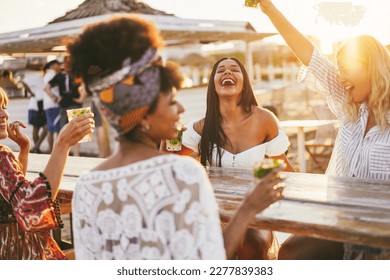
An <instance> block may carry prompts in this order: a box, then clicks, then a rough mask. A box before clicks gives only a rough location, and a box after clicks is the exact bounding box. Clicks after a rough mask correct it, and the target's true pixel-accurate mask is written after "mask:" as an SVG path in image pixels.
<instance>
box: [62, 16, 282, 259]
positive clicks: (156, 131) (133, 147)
mask: <svg viewBox="0 0 390 280" xmlns="http://www.w3.org/2000/svg"><path fill="white" fill-rule="evenodd" d="M118 36H119V37H118ZM160 46H161V39H160V37H159V35H158V33H157V31H156V29H155V27H154V26H153V25H152V24H151V23H149V22H147V21H145V20H142V19H140V18H136V17H132V18H119V19H115V20H112V21H109V22H104V23H100V24H98V25H95V26H92V27H90V28H88V29H87V30H86V31H84V33H83V34H81V35H80V36H79V37H78V38H77V39H76V41H75V42H74V43H72V44H71V45H69V46H68V50H69V53H70V64H71V67H70V69H71V70H72V71H73V73H74V74H76V75H80V76H81V77H82V78H83V80H84V83H85V86H86V89H87V90H88V91H90V92H91V93H92V94H93V95H94V96H95V98H96V102H97V104H98V106H99V108H100V110H101V111H102V113H103V114H104V115H105V116H106V117H107V120H108V121H109V122H110V124H111V125H112V126H113V127H114V128H115V129H116V130H117V132H118V137H117V139H118V141H119V147H118V150H117V152H116V153H115V154H114V155H113V156H111V157H110V158H108V159H107V160H106V161H105V162H104V163H102V164H101V165H100V166H98V167H96V168H95V169H94V170H92V171H91V172H89V173H88V174H86V175H84V176H82V177H81V178H80V179H79V181H78V183H77V185H76V189H75V192H74V195H73V229H74V242H75V253H76V258H77V259H225V258H226V257H227V258H231V257H232V256H233V253H234V251H235V249H236V248H237V246H238V245H239V243H240V240H241V239H242V236H243V235H244V234H245V231H246V228H247V226H248V224H249V223H250V221H251V219H252V218H253V216H254V215H255V213H257V212H259V211H262V210H263V209H265V208H266V207H268V206H269V205H270V204H271V203H273V202H274V201H276V200H278V199H280V197H281V192H282V190H283V187H282V186H278V185H275V184H277V183H279V182H281V179H279V178H276V176H275V174H276V172H278V171H280V170H281V168H279V169H277V170H276V171H274V172H273V173H272V174H273V175H270V176H267V177H265V179H264V180H263V181H262V183H259V185H258V186H257V187H256V188H255V189H254V190H253V192H252V193H251V194H250V195H248V196H247V197H246V198H245V199H244V200H243V203H242V205H241V207H240V208H239V209H238V211H237V213H236V215H235V217H234V218H233V219H232V221H231V223H230V225H229V227H228V229H227V230H226V232H225V233H224V237H223V236H222V232H221V227H220V220H219V214H218V207H217V203H216V200H215V197H214V193H213V190H212V187H211V185H210V181H209V180H208V177H207V174H206V172H205V170H204V168H203V167H202V166H201V165H200V164H199V163H198V162H197V161H195V160H194V159H192V158H191V157H183V156H178V155H172V154H165V153H163V152H160V151H159V150H158V148H157V147H158V144H159V143H160V141H161V140H162V139H172V138H175V137H176V136H177V134H178V125H179V121H180V115H181V114H182V113H183V112H184V108H183V107H182V105H181V104H180V103H178V102H177V101H176V99H175V91H176V89H178V88H180V84H181V80H182V77H181V75H179V74H178V72H177V67H175V66H173V64H171V63H167V64H164V63H162V61H161V58H160V56H159V53H158V48H159V47H160Z"/></svg>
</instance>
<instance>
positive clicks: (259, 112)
mask: <svg viewBox="0 0 390 280" xmlns="http://www.w3.org/2000/svg"><path fill="white" fill-rule="evenodd" d="M253 115H254V117H255V118H256V120H258V121H261V122H266V123H274V124H275V125H277V123H278V122H279V120H278V118H277V117H276V116H275V114H274V113H272V112H271V111H270V110H268V109H265V108H263V107H255V108H254V110H253Z"/></svg>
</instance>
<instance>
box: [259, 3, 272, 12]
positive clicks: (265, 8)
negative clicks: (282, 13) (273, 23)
mask: <svg viewBox="0 0 390 280" xmlns="http://www.w3.org/2000/svg"><path fill="white" fill-rule="evenodd" d="M258 2H259V6H260V9H261V11H262V12H263V13H265V14H267V12H268V11H269V9H270V8H272V6H273V4H272V2H271V0H258Z"/></svg>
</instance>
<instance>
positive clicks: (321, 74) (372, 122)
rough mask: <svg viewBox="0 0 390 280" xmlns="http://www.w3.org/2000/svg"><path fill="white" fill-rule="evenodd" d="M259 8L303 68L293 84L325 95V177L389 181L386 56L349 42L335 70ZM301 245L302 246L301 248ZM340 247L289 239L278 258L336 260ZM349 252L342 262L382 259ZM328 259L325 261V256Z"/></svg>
mask: <svg viewBox="0 0 390 280" xmlns="http://www.w3.org/2000/svg"><path fill="white" fill-rule="evenodd" d="M259 3H260V8H261V10H262V11H263V13H265V14H266V15H267V16H268V17H269V18H270V20H271V21H272V23H273V24H274V26H275V27H276V28H277V29H278V31H279V32H280V34H281V35H282V36H283V38H284V40H285V41H286V42H287V44H288V45H289V46H290V48H291V49H292V50H293V52H294V53H295V55H296V56H297V57H298V58H299V59H300V61H301V62H302V63H303V64H304V66H303V67H302V69H301V72H300V74H299V77H298V80H299V81H301V82H302V83H303V84H305V85H306V86H308V87H310V88H312V89H313V90H315V91H318V92H320V93H322V94H324V95H325V96H326V97H327V100H328V105H329V107H330V109H331V110H332V111H333V113H334V114H335V115H336V116H337V118H338V119H339V121H340V130H339V131H340V133H339V135H338V137H337V139H336V144H335V148H334V151H333V154H332V158H331V161H330V164H329V167H328V170H327V173H328V174H331V175H338V176H350V177H358V178H366V179H381V180H390V125H389V124H390V55H389V52H388V50H387V49H386V48H385V47H384V46H383V45H382V44H381V43H379V42H378V41H377V40H376V39H374V38H373V37H371V36H368V35H365V36H359V37H356V38H353V39H350V40H348V41H347V42H346V43H345V44H344V45H343V46H342V47H341V49H340V50H339V51H338V53H337V65H335V64H333V63H331V62H330V61H329V60H328V59H327V58H326V57H325V56H323V55H321V54H320V52H319V51H318V49H317V48H315V47H314V45H313V44H312V42H310V40H309V39H308V38H306V37H305V36H304V35H303V34H301V33H300V32H299V31H298V30H297V29H296V28H295V27H294V26H293V25H292V24H291V23H290V22H289V21H288V20H287V19H286V18H285V17H284V15H283V14H282V13H281V12H280V11H279V10H278V9H277V8H276V7H275V6H274V5H273V4H272V2H271V1H270V0H259ZM302 245H303V246H302ZM340 248H342V247H341V246H340V243H336V242H329V241H322V240H317V239H309V238H302V237H295V236H293V237H292V238H291V239H290V240H289V241H287V243H286V245H285V246H284V250H283V248H282V249H281V251H280V256H281V257H288V258H291V257H297V258H324V257H330V258H332V257H337V252H339V251H340ZM360 249H362V248H361V247H359V249H357V250H354V246H353V245H346V246H345V252H344V258H347V259H353V258H366V257H374V258H377V257H379V258H387V257H390V253H389V252H386V251H384V250H381V249H375V248H363V249H364V250H363V251H364V252H362V250H360ZM325 255H327V256H325Z"/></svg>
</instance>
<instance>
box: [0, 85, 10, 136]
mask: <svg viewBox="0 0 390 280" xmlns="http://www.w3.org/2000/svg"><path fill="white" fill-rule="evenodd" d="M7 105H8V98H7V96H6V94H5V92H4V91H3V90H2V89H1V88H0V139H5V138H7V137H8V132H7V126H8V112H7Z"/></svg>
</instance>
